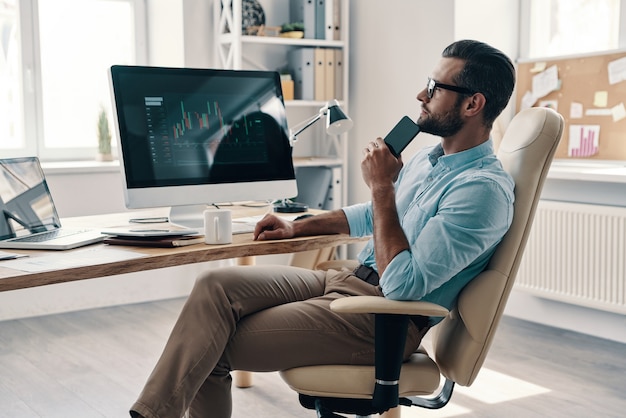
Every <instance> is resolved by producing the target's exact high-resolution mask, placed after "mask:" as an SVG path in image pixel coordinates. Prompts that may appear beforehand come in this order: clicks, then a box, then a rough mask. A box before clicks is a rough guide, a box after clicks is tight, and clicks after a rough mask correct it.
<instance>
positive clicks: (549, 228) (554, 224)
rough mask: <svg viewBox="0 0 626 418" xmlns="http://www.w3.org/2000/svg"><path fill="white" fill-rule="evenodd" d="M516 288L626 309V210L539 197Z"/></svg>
mask: <svg viewBox="0 0 626 418" xmlns="http://www.w3.org/2000/svg"><path fill="white" fill-rule="evenodd" d="M515 286H516V289H519V290H524V291H528V292H532V293H533V294H535V295H537V296H540V297H545V298H549V299H555V300H559V301H562V302H567V303H573V304H578V305H582V306H587V307H592V308H596V309H601V310H605V311H610V312H617V313H626V208H620V207H613V206H598V205H585V204H575V203H564V202H552V201H540V202H539V206H538V208H537V213H536V215H535V222H534V224H533V227H532V230H531V233H530V236H529V240H528V245H527V247H526V252H525V253H524V256H523V258H522V262H521V265H520V270H519V273H518V277H517V280H516V284H515Z"/></svg>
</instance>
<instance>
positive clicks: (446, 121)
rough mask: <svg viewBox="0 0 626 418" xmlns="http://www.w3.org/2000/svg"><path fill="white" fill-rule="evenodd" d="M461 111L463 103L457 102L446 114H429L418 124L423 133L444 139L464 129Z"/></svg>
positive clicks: (421, 117) (421, 118)
mask: <svg viewBox="0 0 626 418" xmlns="http://www.w3.org/2000/svg"><path fill="white" fill-rule="evenodd" d="M460 111H461V103H460V102H457V103H456V104H455V106H454V108H452V110H450V111H449V112H446V113H444V114H441V115H433V114H430V113H429V114H428V116H427V117H423V116H420V118H419V119H418V120H417V124H418V125H419V127H420V130H421V131H422V132H426V133H428V134H432V135H436V136H440V137H443V138H445V137H449V136H453V135H455V134H456V133H457V132H459V131H460V130H461V128H463V119H462V118H461V116H460V113H461V112H460Z"/></svg>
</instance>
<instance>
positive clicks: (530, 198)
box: [280, 108, 563, 418]
mask: <svg viewBox="0 0 626 418" xmlns="http://www.w3.org/2000/svg"><path fill="white" fill-rule="evenodd" d="M562 132H563V118H562V116H561V115H559V114H558V113H556V112H555V111H553V110H551V109H546V108H531V109H527V110H524V111H522V112H520V113H519V114H517V115H516V116H515V117H514V118H513V120H512V121H511V123H510V125H509V127H508V129H507V130H506V132H505V135H504V137H503V139H502V143H501V145H500V147H499V149H498V152H497V155H498V157H499V158H500V161H501V162H502V164H503V166H504V168H505V170H506V171H507V172H508V173H509V174H510V175H511V176H512V177H513V179H514V181H515V206H514V211H515V212H514V215H513V223H512V225H511V227H510V229H509V231H508V232H507V233H506V235H505V236H504V238H503V240H502V242H501V243H500V244H499V245H498V248H497V249H496V252H495V253H494V255H493V257H492V258H491V260H490V262H489V264H488V266H487V267H486V268H485V270H484V271H483V272H482V273H480V274H479V275H478V276H477V277H476V278H474V279H473V280H472V281H471V282H470V283H469V284H468V285H467V286H466V287H465V288H464V289H463V290H462V291H461V293H460V295H459V299H458V303H457V306H456V307H455V308H454V309H452V310H451V311H450V312H448V311H447V309H445V308H443V307H440V306H437V305H434V304H432V303H427V302H419V301H392V300H387V299H385V298H380V297H375V296H355V297H348V298H343V299H338V300H336V301H334V302H333V303H332V304H331V308H332V309H333V310H335V311H338V312H346V313H373V314H375V315H374V317H375V321H376V342H375V348H376V360H375V361H376V364H375V366H354V365H323V366H308V367H298V368H293V369H290V370H284V371H281V372H280V375H281V377H282V378H283V380H285V382H287V384H288V385H289V386H290V387H291V388H292V389H293V390H295V391H296V392H298V393H299V397H300V403H301V404H302V405H303V406H304V407H306V408H309V409H316V410H317V413H318V417H320V418H330V417H341V415H337V413H345V414H356V415H357V416H369V415H371V414H375V413H383V412H384V411H387V410H389V409H390V408H395V407H396V406H398V405H406V406H419V407H424V408H430V409H438V408H442V407H443V406H445V405H446V404H447V403H448V401H449V400H450V397H451V395H452V391H453V389H454V385H455V384H459V385H462V386H469V385H471V384H472V383H473V382H474V379H475V378H476V376H477V374H478V372H479V370H480V368H481V366H482V364H483V362H484V360H485V357H486V356H487V352H488V350H489V347H490V345H491V342H492V340H493V337H494V334H495V331H496V328H497V326H498V323H499V321H500V318H501V316H502V312H503V311H504V306H505V304H506V301H507V299H508V296H509V294H510V292H511V288H512V287H513V282H514V280H515V276H516V274H517V270H518V267H519V264H520V261H521V258H522V254H523V252H524V247H525V246H526V242H527V239H528V234H529V232H530V229H531V226H532V222H533V217H534V214H535V210H536V207H537V203H538V201H539V196H540V194H541V189H542V187H543V183H544V180H545V177H546V175H547V173H548V169H549V167H550V164H551V162H552V159H553V157H554V153H555V151H556V148H557V145H558V143H559V140H560V138H561V134H562ZM320 267H321V268H334V269H338V268H342V265H341V261H338V260H334V261H329V262H326V263H322V265H321V266H320ZM344 268H353V265H350V264H347V265H346V266H345V267H344ZM408 315H425V316H445V319H444V320H443V321H442V322H441V323H440V324H438V325H437V326H436V327H435V328H434V329H433V332H434V335H433V354H434V356H433V357H431V356H430V355H429V353H427V352H426V351H425V350H424V349H423V348H422V347H420V349H418V351H417V352H415V353H414V354H413V355H412V356H411V358H410V359H409V360H408V361H406V362H402V348H403V347H404V342H405V340H406V332H407V329H406V324H407V322H408V320H409V319H408ZM441 376H443V378H444V379H445V382H444V384H443V385H442V386H441V389H440V390H439V393H438V394H436V395H435V396H433V394H434V393H435V391H437V390H438V389H439V388H440V378H441ZM399 414H400V412H399V408H396V409H392V410H390V411H389V412H388V413H386V414H385V416H386V417H389V416H392V415H393V416H399Z"/></svg>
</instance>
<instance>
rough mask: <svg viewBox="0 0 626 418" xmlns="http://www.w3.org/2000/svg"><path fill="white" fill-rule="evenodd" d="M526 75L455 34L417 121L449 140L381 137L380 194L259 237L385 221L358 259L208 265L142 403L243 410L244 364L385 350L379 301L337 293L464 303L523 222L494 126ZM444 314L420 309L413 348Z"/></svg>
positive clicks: (367, 358) (160, 411)
mask: <svg viewBox="0 0 626 418" xmlns="http://www.w3.org/2000/svg"><path fill="white" fill-rule="evenodd" d="M514 84H515V72H514V68H513V65H512V63H511V61H510V60H509V59H508V58H507V57H506V56H505V55H504V54H502V53H501V52H500V51H498V50H496V49H494V48H492V47H490V46H489V45H486V44H483V43H480V42H476V41H459V42H455V43H453V44H452V45H450V46H448V47H447V48H446V49H445V50H444V51H443V54H442V59H441V60H440V62H439V64H438V65H437V66H436V67H435V69H434V71H433V73H432V76H431V78H429V80H428V84H427V87H426V88H425V89H424V90H422V91H421V92H419V94H418V96H417V99H418V100H419V101H420V102H421V103H422V111H421V113H420V116H419V120H418V124H419V125H420V127H421V129H422V131H424V132H429V133H432V134H434V135H438V136H441V143H440V144H439V145H437V146H435V147H432V148H429V149H426V150H423V151H421V152H419V153H417V154H416V155H415V156H414V157H413V158H412V159H411V160H410V161H409V162H408V163H407V165H406V166H405V167H403V163H402V160H401V158H395V157H394V156H393V154H392V153H391V152H390V151H389V149H388V148H387V147H386V145H385V144H384V142H383V141H382V140H381V138H377V139H375V140H373V141H371V142H370V143H369V144H368V146H367V148H366V149H365V150H364V151H363V155H364V156H363V161H362V163H361V169H362V176H363V179H364V181H365V183H366V184H367V185H368V187H369V189H370V191H371V201H370V202H368V203H363V204H358V205H354V206H350V207H347V208H344V209H342V210H337V211H332V212H329V213H325V214H322V215H317V216H314V217H310V218H307V219H303V220H300V221H296V222H288V221H285V220H282V219H280V218H278V217H276V216H273V215H268V216H266V217H265V218H264V219H263V220H261V221H260V222H259V223H258V225H257V226H256V230H255V232H254V237H255V239H258V240H269V239H283V238H290V237H295V236H304V235H313V234H334V233H350V234H351V235H354V236H363V235H373V239H371V240H370V241H369V243H368V244H367V245H366V247H365V248H364V250H363V251H362V252H361V254H360V255H359V261H360V262H361V267H359V268H358V269H357V270H355V272H346V271H342V272H336V271H329V272H324V271H311V270H306V269H300V268H295V267H288V266H272V267H268V266H265V267H263V266H257V267H231V268H225V269H220V270H215V271H210V272H207V273H205V274H204V275H203V276H202V277H200V278H199V279H198V281H197V282H196V285H195V287H194V289H193V290H192V292H191V294H190V295H189V299H188V301H187V303H186V304H185V306H184V307H183V310H182V312H181V314H180V317H179V319H178V321H177V323H176V325H175V327H174V329H173V331H172V334H171V336H170V339H169V341H168V342H167V345H166V347H165V350H164V352H163V355H162V357H161V359H160V360H159V362H158V363H157V365H156V367H155V369H154V371H153V373H152V375H151V376H150V378H149V379H148V382H147V383H146V386H145V388H144V390H143V392H142V394H141V395H140V398H139V400H138V401H137V402H136V403H135V405H133V408H132V410H131V416H135V417H142V416H143V417H149V418H155V417H179V416H181V415H182V414H183V413H184V411H185V410H186V409H187V408H189V411H190V415H191V417H192V418H199V417H229V416H230V415H231V397H230V386H231V378H230V374H229V372H230V371H231V370H248V371H274V370H283V369H287V368H291V367H296V366H304V365H314V364H373V362H374V321H373V319H372V316H370V315H365V314H363V315H359V314H351V315H346V314H337V313H334V312H333V311H331V310H330V308H329V304H330V302H331V301H332V300H334V299H337V298H342V297H349V296H353V295H374V296H380V297H387V298H390V299H399V300H427V301H431V302H436V303H439V304H441V305H443V306H446V307H448V308H451V307H453V305H454V303H455V301H456V298H457V295H458V293H459V291H460V290H461V289H462V288H463V287H464V286H465V285H466V284H467V283H468V282H469V281H470V280H471V279H472V278H473V277H475V276H476V275H477V274H478V273H479V272H480V271H481V270H482V269H483V268H484V267H485V266H486V264H487V262H488V261H489V258H490V257H491V255H492V253H493V251H494V249H495V247H496V245H497V244H498V243H499V242H500V240H501V238H502V237H503V235H504V234H505V232H506V231H507V229H508V228H509V226H510V223H511V220H512V215H513V188H514V184H513V181H512V180H511V178H510V177H509V176H508V175H507V174H506V173H505V172H504V171H503V169H502V166H501V165H500V163H499V161H498V160H497V159H496V157H495V155H494V154H493V145H492V142H491V140H490V139H489V133H490V131H491V126H492V124H493V122H494V120H495V118H496V117H497V116H498V115H499V114H500V112H501V111H502V109H504V107H505V106H506V104H507V103H508V101H509V98H510V96H511V93H512V91H513V86H514ZM440 319H441V318H423V317H415V318H414V320H413V321H410V324H409V332H408V338H407V343H406V348H405V356H407V357H408V356H409V355H410V353H412V352H413V351H414V350H415V349H416V348H417V347H418V346H419V344H420V341H421V339H422V337H423V336H424V334H425V333H426V331H427V330H428V329H429V327H430V326H431V325H433V324H434V323H436V322H438V321H439V320H440Z"/></svg>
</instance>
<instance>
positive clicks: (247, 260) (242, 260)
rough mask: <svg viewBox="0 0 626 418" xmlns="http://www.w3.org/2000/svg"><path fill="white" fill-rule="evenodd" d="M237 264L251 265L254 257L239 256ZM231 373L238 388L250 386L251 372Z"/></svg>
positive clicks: (237, 371) (236, 371)
mask: <svg viewBox="0 0 626 418" xmlns="http://www.w3.org/2000/svg"><path fill="white" fill-rule="evenodd" d="M237 264H238V265H240V266H253V265H254V264H255V257H253V256H249V257H239V258H238V259H237ZM232 375H233V381H234V383H235V386H237V387H238V388H249V387H250V386H252V372H246V371H243V370H235V371H233V373H232Z"/></svg>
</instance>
